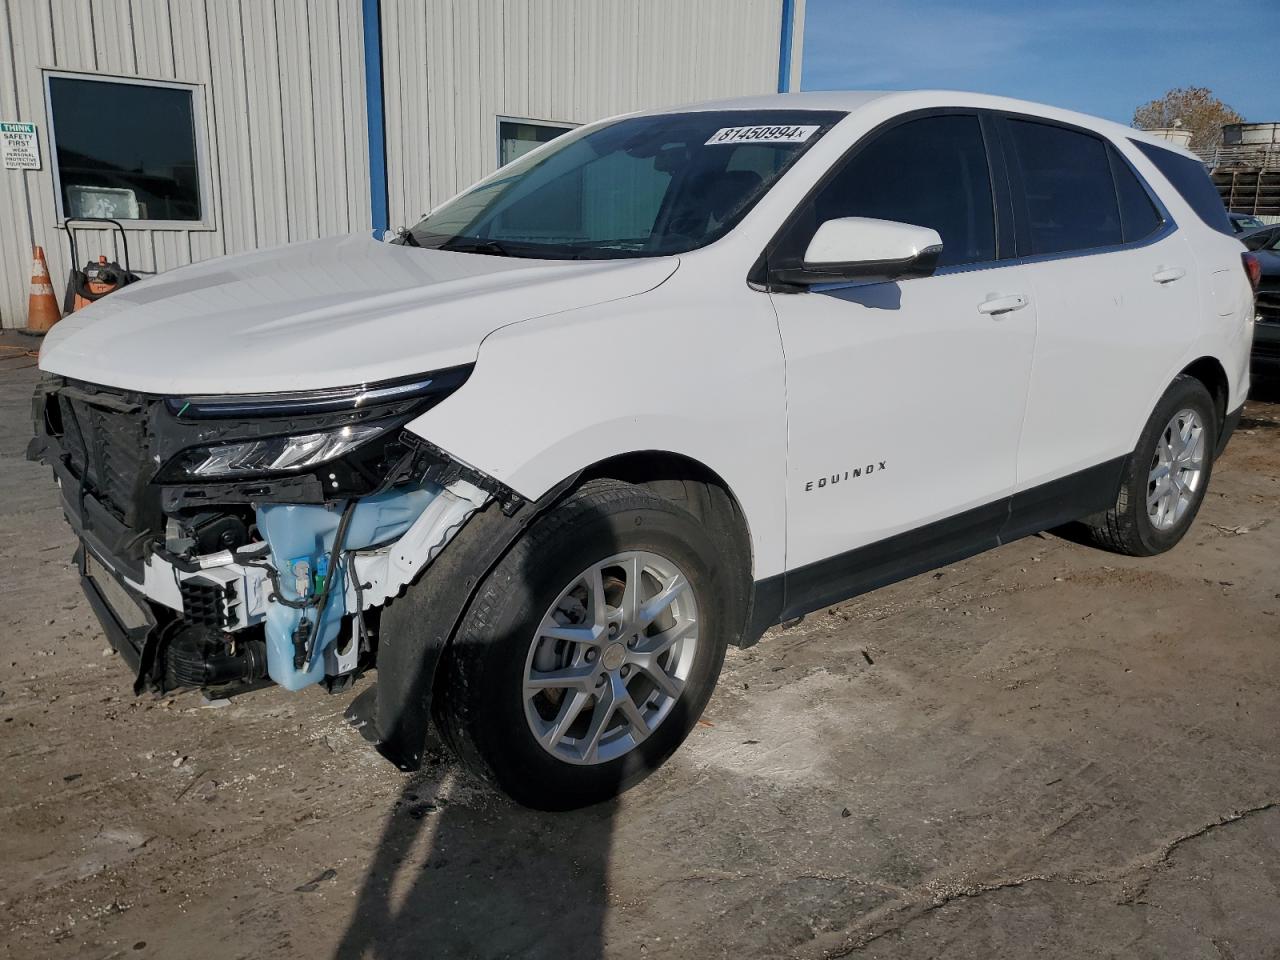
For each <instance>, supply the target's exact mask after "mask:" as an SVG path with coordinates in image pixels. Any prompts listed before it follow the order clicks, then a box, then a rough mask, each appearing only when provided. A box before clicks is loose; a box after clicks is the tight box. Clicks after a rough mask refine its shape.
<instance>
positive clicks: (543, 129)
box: [498, 117, 577, 167]
mask: <svg viewBox="0 0 1280 960" xmlns="http://www.w3.org/2000/svg"><path fill="white" fill-rule="evenodd" d="M575 126H577V124H573V123H549V122H547V121H546V120H522V119H516V118H513V117H499V118H498V166H500V167H505V166H506V165H507V164H508V163H510V162H511V161H512V160H514V159H516V157H521V156H524V155H525V154H526V153H528V152H529V151H530V150H532V149H534V148H535V147H540V146H542V145H543V144H544V143H549V142H550V141H552V140H554V139H555V138H556V137H558V136H560V134H562V133H568V132H569V131H570V130H572V129H573V128H574V127H575Z"/></svg>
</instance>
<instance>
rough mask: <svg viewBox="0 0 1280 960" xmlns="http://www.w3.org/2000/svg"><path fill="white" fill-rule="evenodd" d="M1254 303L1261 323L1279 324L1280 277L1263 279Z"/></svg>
mask: <svg viewBox="0 0 1280 960" xmlns="http://www.w3.org/2000/svg"><path fill="white" fill-rule="evenodd" d="M1255 302H1256V304H1257V309H1258V316H1259V317H1261V318H1262V322H1263V323H1280V277H1263V278H1262V284H1261V286H1259V287H1258V295H1257V300H1256V301H1255Z"/></svg>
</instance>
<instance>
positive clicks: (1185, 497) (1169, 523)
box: [1147, 410, 1205, 530]
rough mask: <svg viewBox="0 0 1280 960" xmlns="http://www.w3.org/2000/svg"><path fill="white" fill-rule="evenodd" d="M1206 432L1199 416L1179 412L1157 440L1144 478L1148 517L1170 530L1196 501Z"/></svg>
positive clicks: (1182, 411)
mask: <svg viewBox="0 0 1280 960" xmlns="http://www.w3.org/2000/svg"><path fill="white" fill-rule="evenodd" d="M1204 453H1205V432H1204V424H1203V423H1201V421H1200V415H1199V414H1197V413H1196V412H1195V411H1194V410H1179V411H1178V412H1177V413H1176V414H1174V416H1173V419H1172V420H1170V421H1169V422H1168V424H1166V425H1165V428H1164V430H1162V431H1161V432H1160V435H1159V436H1158V437H1157V438H1156V450H1155V455H1154V456H1153V457H1152V459H1151V472H1150V473H1149V474H1148V475H1147V516H1148V518H1150V520H1151V525H1152V526H1153V527H1155V528H1156V529H1157V530H1169V529H1171V528H1172V527H1173V526H1174V525H1175V524H1177V523H1178V521H1180V520H1181V519H1182V518H1183V517H1184V516H1185V515H1186V513H1187V510H1188V509H1189V508H1190V506H1191V504H1192V503H1193V502H1194V501H1195V498H1196V496H1197V495H1198V492H1199V490H1200V485H1201V483H1202V481H1203V477H1204Z"/></svg>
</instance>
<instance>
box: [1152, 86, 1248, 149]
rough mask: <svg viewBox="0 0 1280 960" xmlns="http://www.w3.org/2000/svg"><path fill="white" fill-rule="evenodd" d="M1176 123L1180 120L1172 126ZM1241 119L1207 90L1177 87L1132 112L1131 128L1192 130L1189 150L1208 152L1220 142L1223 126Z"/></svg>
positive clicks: (1205, 88)
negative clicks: (1179, 128) (1178, 127)
mask: <svg viewBox="0 0 1280 960" xmlns="http://www.w3.org/2000/svg"><path fill="white" fill-rule="evenodd" d="M1175 121H1180V122H1177V123H1175ZM1243 121H1244V117H1242V116H1240V114H1238V113H1236V112H1235V111H1234V110H1232V109H1231V108H1230V107H1229V106H1227V105H1226V104H1225V103H1223V102H1222V101H1221V100H1219V99H1218V98H1217V97H1215V96H1214V95H1213V91H1212V90H1210V89H1208V88H1207V87H1179V88H1177V89H1176V90H1170V91H1169V92H1168V93H1166V94H1165V95H1164V96H1163V97H1160V98H1159V99H1158V100H1152V101H1151V102H1150V103H1144V104H1143V105H1142V106H1140V107H1139V108H1138V109H1137V110H1135V111H1133V125H1134V126H1135V127H1138V128H1139V129H1141V130H1152V129H1155V128H1156V127H1174V126H1180V127H1182V129H1184V130H1190V131H1191V149H1192V150H1196V151H1209V150H1212V149H1213V148H1214V147H1216V146H1217V145H1218V143H1219V141H1220V140H1221V139H1222V125H1223V124H1224V123H1242V122H1243Z"/></svg>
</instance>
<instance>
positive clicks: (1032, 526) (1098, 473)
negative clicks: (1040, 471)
mask: <svg viewBox="0 0 1280 960" xmlns="http://www.w3.org/2000/svg"><path fill="white" fill-rule="evenodd" d="M1128 459H1129V458H1128V457H1116V458H1115V459H1114V460H1108V461H1107V462H1106V463H1100V464H1098V465H1097V466H1096V467H1089V468H1087V469H1085V470H1081V471H1080V472H1078V473H1073V474H1071V475H1070V476H1066V477H1062V478H1061V479H1059V480H1050V481H1049V482H1048V483H1042V484H1040V485H1039V486H1038V487H1032V488H1031V489H1030V490H1023V491H1021V492H1020V493H1015V494H1014V495H1013V496H1012V497H1010V498H1009V519H1007V520H1006V521H1005V523H1004V526H1003V527H1001V528H1000V542H1001V543H1011V542H1013V541H1014V540H1021V539H1022V538H1023V537H1026V536H1030V535H1031V534H1033V533H1039V532H1040V531H1041V530H1049V529H1052V528H1053V527H1060V526H1062V524H1064V523H1070V522H1071V521H1072V520H1079V519H1080V518H1081V517H1087V516H1089V515H1090V514H1093V513H1098V512H1099V511H1100V510H1106V509H1108V508H1110V507H1111V506H1112V505H1114V504H1115V502H1116V494H1117V493H1118V492H1119V490H1120V478H1121V476H1123V474H1124V468H1125V464H1126V463H1127V462H1128Z"/></svg>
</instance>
